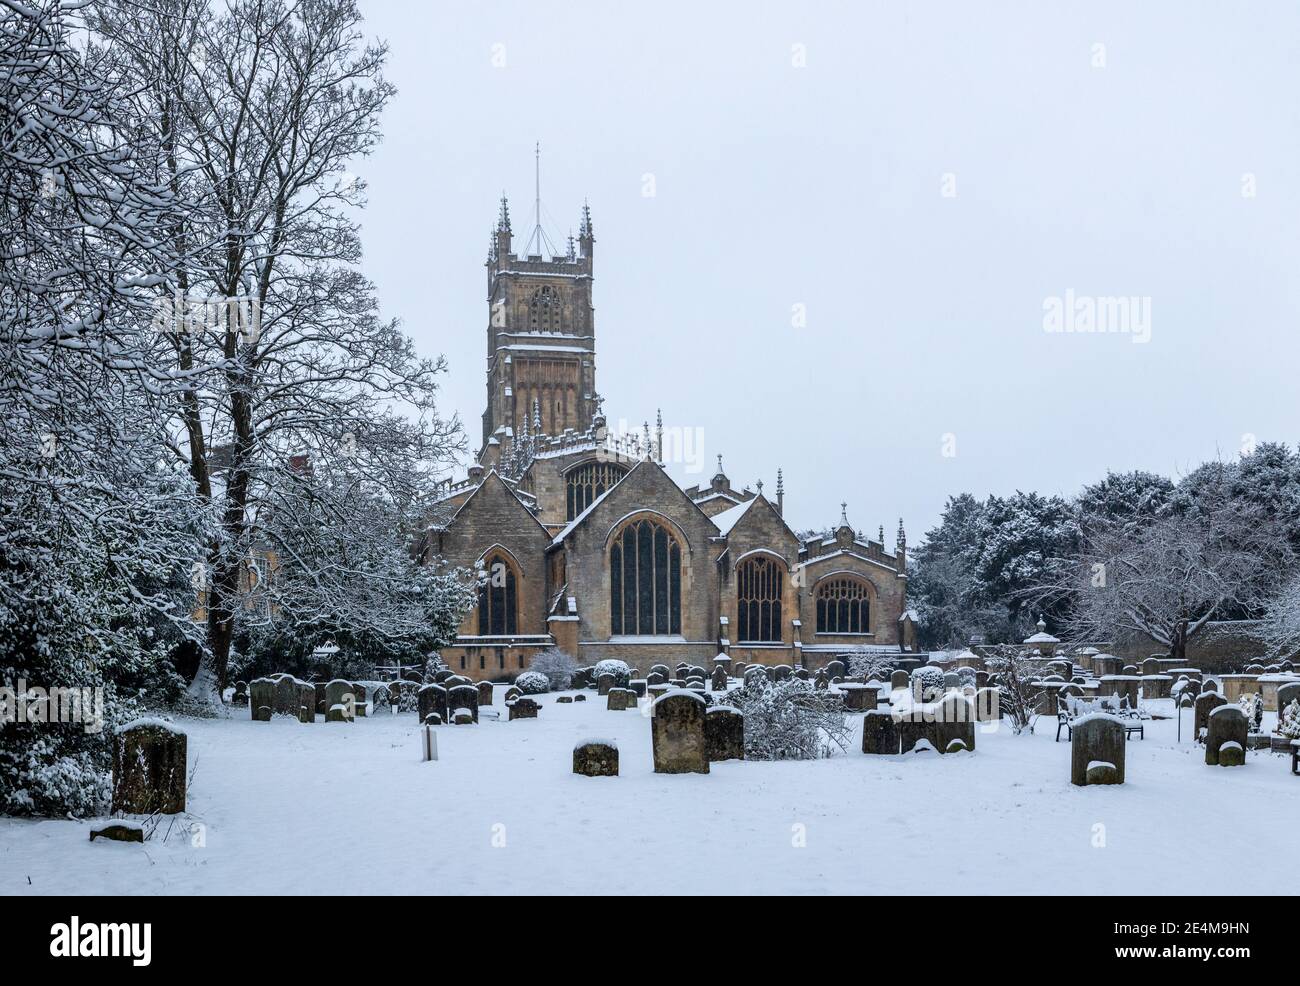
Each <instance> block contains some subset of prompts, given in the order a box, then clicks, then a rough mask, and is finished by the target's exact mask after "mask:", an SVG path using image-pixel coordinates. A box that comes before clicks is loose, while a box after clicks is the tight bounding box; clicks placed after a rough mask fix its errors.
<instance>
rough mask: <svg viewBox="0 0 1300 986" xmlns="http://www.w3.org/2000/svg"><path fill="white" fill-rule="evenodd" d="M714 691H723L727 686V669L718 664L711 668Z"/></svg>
mask: <svg viewBox="0 0 1300 986" xmlns="http://www.w3.org/2000/svg"><path fill="white" fill-rule="evenodd" d="M711 684H712V685H713V690H714V691H715V692H721V691H725V690H726V688H727V669H726V668H724V667H723V666H722V665H721V664H719V665H718V666H717V667H716V668H714V669H713V678H712V681H711Z"/></svg>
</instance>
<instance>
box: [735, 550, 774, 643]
mask: <svg viewBox="0 0 1300 986" xmlns="http://www.w3.org/2000/svg"><path fill="white" fill-rule="evenodd" d="M784 581H785V567H784V566H783V565H782V564H781V563H780V562H778V561H777V560H776V559H775V558H767V557H763V556H759V557H756V558H746V559H745V560H744V561H742V562H741V563H740V564H739V565H737V566H736V595H737V597H738V612H737V623H738V624H739V626H738V628H737V629H738V630H739V632H740V636H739V638H738V639H739V640H741V641H764V642H767V641H779V640H780V639H781V583H782V582H784Z"/></svg>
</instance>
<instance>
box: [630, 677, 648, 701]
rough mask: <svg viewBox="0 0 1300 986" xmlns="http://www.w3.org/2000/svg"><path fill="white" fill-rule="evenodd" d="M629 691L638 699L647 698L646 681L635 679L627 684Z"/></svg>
mask: <svg viewBox="0 0 1300 986" xmlns="http://www.w3.org/2000/svg"><path fill="white" fill-rule="evenodd" d="M627 687H628V690H629V691H631V692H632V694H633V695H635V696H636V697H637V698H645V690H646V680H645V679H644V678H633V679H631V680H630V681H628V683H627Z"/></svg>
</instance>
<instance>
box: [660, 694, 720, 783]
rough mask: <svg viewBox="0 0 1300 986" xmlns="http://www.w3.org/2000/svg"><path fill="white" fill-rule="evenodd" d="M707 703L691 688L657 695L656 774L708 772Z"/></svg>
mask: <svg viewBox="0 0 1300 986" xmlns="http://www.w3.org/2000/svg"><path fill="white" fill-rule="evenodd" d="M705 714H706V706H705V704H704V701H703V699H701V698H700V697H699V696H698V695H695V694H693V693H690V692H681V691H675V692H669V693H668V694H667V695H664V696H663V697H662V698H659V699H656V700H655V704H654V709H653V716H652V718H651V720H650V738H651V743H652V746H653V748H654V764H655V773H656V774H691V773H693V774H707V773H708V772H709V758H708V754H707V752H706V750H705V743H704V719H705Z"/></svg>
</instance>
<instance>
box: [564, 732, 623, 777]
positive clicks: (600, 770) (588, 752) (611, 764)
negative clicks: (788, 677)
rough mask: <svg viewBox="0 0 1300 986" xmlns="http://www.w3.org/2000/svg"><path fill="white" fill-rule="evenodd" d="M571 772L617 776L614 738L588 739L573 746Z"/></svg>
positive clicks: (587, 775)
mask: <svg viewBox="0 0 1300 986" xmlns="http://www.w3.org/2000/svg"><path fill="white" fill-rule="evenodd" d="M573 772H574V773H575V774H581V775H582V776H583V777H617V776H618V744H617V743H616V742H614V740H588V741H587V742H586V743H579V744H578V745H577V746H575V747H574V748H573Z"/></svg>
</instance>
